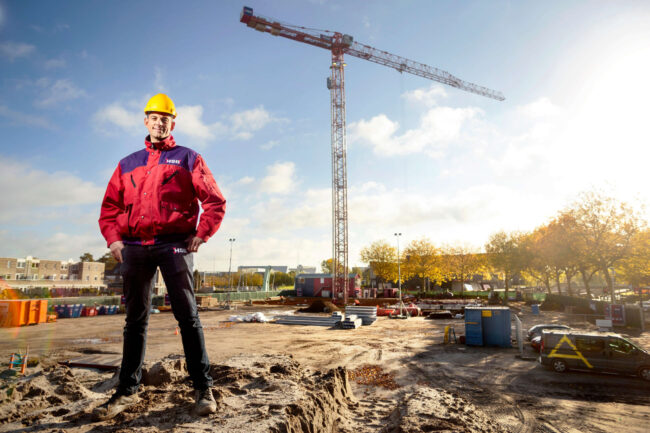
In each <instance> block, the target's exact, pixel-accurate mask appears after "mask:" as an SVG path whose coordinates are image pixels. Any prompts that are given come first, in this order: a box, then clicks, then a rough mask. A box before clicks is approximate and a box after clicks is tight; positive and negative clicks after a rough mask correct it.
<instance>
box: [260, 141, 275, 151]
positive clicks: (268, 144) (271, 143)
mask: <svg viewBox="0 0 650 433" xmlns="http://www.w3.org/2000/svg"><path fill="white" fill-rule="evenodd" d="M278 144H280V142H279V141H278V140H270V141H267V142H266V143H264V144H262V145H261V146H260V149H262V150H271V149H273V148H274V147H275V146H277V145H278Z"/></svg>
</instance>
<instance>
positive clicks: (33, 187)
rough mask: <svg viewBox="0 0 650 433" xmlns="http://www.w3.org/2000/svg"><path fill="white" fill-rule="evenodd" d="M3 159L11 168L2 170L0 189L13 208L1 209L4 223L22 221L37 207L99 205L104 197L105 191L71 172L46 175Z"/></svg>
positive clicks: (0, 173) (21, 164)
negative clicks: (18, 186)
mask: <svg viewBox="0 0 650 433" xmlns="http://www.w3.org/2000/svg"><path fill="white" fill-rule="evenodd" d="M2 159H3V160H4V161H6V162H7V165H6V167H5V168H4V169H3V170H1V171H0V190H2V191H4V192H3V200H6V201H5V203H7V204H9V205H8V206H2V207H0V221H5V222H6V221H12V222H16V223H17V222H21V221H20V220H21V218H23V217H24V216H25V215H28V214H34V209H36V208H45V209H48V208H49V209H51V210H52V209H56V208H60V207H61V208H65V207H67V206H76V205H83V204H89V203H97V204H98V206H99V201H100V200H101V198H102V197H103V195H104V188H101V187H98V186H97V185H95V184H93V183H92V182H87V181H84V180H83V179H81V178H79V177H77V176H75V175H73V174H71V173H67V172H46V171H43V170H38V169H34V168H32V167H31V166H29V165H26V164H23V163H20V162H17V161H11V160H10V159H9V158H2ZM16 185H20V188H16ZM47 213H48V212H45V214H47Z"/></svg>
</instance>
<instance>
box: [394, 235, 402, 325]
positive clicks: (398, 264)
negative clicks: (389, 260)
mask: <svg viewBox="0 0 650 433" xmlns="http://www.w3.org/2000/svg"><path fill="white" fill-rule="evenodd" d="M400 236H402V234H401V233H395V237H396V238H397V287H398V288H399V315H400V316H401V315H402V268H401V266H400V262H399V238H400Z"/></svg>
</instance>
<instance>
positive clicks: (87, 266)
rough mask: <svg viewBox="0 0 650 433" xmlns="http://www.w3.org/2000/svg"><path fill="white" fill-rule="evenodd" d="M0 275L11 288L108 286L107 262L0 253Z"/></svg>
mask: <svg viewBox="0 0 650 433" xmlns="http://www.w3.org/2000/svg"><path fill="white" fill-rule="evenodd" d="M0 278H2V279H3V280H4V281H5V282H6V283H7V284H8V285H9V286H10V287H12V288H20V289H24V288H30V287H98V288H101V287H105V286H106V284H105V283H104V263H99V262H74V261H73V260H67V261H64V260H45V259H39V258H36V257H32V256H27V257H25V258H16V257H0Z"/></svg>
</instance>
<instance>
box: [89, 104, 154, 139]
mask: <svg viewBox="0 0 650 433" xmlns="http://www.w3.org/2000/svg"><path fill="white" fill-rule="evenodd" d="M143 118H144V114H141V113H139V112H136V111H129V110H127V109H126V108H124V107H123V106H122V105H120V104H118V103H113V104H110V105H108V106H106V107H104V108H101V109H100V110H99V111H97V112H96V113H95V114H94V116H93V120H94V121H95V124H96V125H97V126H100V127H103V126H104V125H105V124H113V125H116V126H118V127H120V128H121V129H123V130H125V131H127V132H129V133H131V134H137V133H138V132H142V130H143V128H144V126H143V125H142V119H143Z"/></svg>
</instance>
